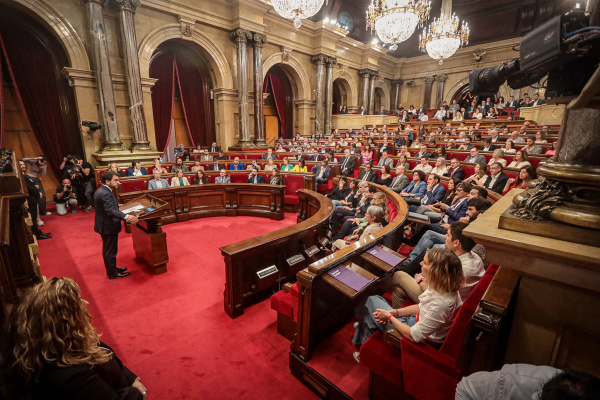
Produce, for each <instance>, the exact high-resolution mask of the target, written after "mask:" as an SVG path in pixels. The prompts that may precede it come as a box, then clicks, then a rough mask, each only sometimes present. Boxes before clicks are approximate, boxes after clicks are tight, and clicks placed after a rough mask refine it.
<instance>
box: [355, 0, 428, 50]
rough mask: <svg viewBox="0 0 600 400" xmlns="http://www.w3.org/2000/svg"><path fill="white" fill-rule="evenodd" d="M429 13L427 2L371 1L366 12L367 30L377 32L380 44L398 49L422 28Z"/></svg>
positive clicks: (404, 0)
mask: <svg viewBox="0 0 600 400" xmlns="http://www.w3.org/2000/svg"><path fill="white" fill-rule="evenodd" d="M430 12H431V2H430V1H429V0H371V5H370V6H369V9H368V10H367V29H369V28H371V32H373V31H374V30H375V31H376V32H377V36H379V39H381V41H382V42H384V43H388V44H390V45H391V47H390V50H392V51H394V50H396V49H397V48H398V43H402V42H404V41H405V40H406V39H408V38H409V37H410V36H411V35H412V34H413V32H414V31H415V29H416V27H417V25H419V26H422V25H423V23H425V21H427V18H429V13H430Z"/></svg>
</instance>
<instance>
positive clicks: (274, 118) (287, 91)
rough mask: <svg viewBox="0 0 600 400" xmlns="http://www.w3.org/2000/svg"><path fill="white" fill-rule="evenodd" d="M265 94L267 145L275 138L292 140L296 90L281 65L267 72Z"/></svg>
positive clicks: (264, 85)
mask: <svg viewBox="0 0 600 400" xmlns="http://www.w3.org/2000/svg"><path fill="white" fill-rule="evenodd" d="M263 93H266V94H267V98H266V100H265V103H264V114H265V132H266V137H267V143H270V142H271V140H272V139H273V138H275V137H278V136H281V137H283V138H286V139H290V138H292V137H293V135H294V90H293V87H292V83H291V82H290V79H289V77H288V76H287V74H286V73H285V71H284V69H283V68H281V67H280V66H279V65H274V66H272V67H271V68H269V70H268V71H267V74H266V75H265V78H264V84H263Z"/></svg>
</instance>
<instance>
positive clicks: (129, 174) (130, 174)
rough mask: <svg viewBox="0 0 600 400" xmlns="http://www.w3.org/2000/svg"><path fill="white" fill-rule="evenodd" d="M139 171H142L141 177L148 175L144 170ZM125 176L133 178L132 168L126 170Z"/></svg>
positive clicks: (142, 168)
mask: <svg viewBox="0 0 600 400" xmlns="http://www.w3.org/2000/svg"><path fill="white" fill-rule="evenodd" d="M140 171H142V175H148V171H146V168H144V167H141V168H140ZM127 176H133V167H129V168H127Z"/></svg>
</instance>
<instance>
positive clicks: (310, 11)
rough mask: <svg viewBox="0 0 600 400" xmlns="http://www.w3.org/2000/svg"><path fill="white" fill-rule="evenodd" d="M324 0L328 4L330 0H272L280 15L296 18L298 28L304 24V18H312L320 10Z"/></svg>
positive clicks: (295, 25)
mask: <svg viewBox="0 0 600 400" xmlns="http://www.w3.org/2000/svg"><path fill="white" fill-rule="evenodd" d="M324 2H325V4H328V2H329V0H271V4H272V5H273V8H274V9H275V11H277V13H278V14H279V15H281V16H282V17H283V18H287V19H293V20H294V28H296V29H300V27H301V26H302V19H305V18H310V17H312V16H313V15H315V14H316V13H317V12H319V10H320V9H321V7H323V3H324Z"/></svg>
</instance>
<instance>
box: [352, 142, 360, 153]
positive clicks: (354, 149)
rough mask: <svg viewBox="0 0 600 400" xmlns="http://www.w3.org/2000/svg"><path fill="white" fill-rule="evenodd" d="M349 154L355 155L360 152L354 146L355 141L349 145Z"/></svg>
mask: <svg viewBox="0 0 600 400" xmlns="http://www.w3.org/2000/svg"><path fill="white" fill-rule="evenodd" d="M350 154H355V155H359V154H360V150H359V149H357V148H356V143H352V144H351V145H350Z"/></svg>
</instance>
